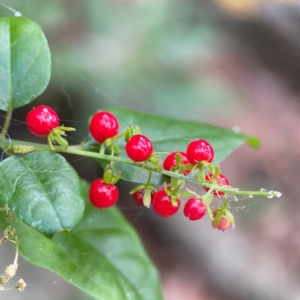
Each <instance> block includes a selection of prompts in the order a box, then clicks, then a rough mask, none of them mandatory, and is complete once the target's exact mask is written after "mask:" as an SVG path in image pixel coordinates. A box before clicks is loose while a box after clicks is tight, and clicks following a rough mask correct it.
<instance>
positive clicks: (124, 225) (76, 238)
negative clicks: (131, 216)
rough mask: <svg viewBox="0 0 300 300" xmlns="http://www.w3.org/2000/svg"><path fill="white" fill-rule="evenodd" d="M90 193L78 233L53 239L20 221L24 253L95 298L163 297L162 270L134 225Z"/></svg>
mask: <svg viewBox="0 0 300 300" xmlns="http://www.w3.org/2000/svg"><path fill="white" fill-rule="evenodd" d="M87 195H88V185H87V184H83V197H84V198H85V199H86V211H85V214H84V217H83V219H82V221H81V222H80V224H79V226H78V227H77V228H76V229H75V230H74V231H73V232H68V231H62V232H59V233H57V234H56V235H54V237H53V238H52V239H48V238H46V237H45V236H43V235H42V234H40V233H39V232H38V231H36V230H35V229H33V228H31V227H29V226H27V225H26V224H24V223H23V222H22V221H21V220H20V219H16V220H15V222H14V226H15V228H16V230H17V235H18V240H19V244H20V253H21V254H22V256H23V257H24V258H25V259H27V260H28V261H29V262H31V263H33V264H35V265H37V266H40V267H43V268H46V269H48V270H51V271H53V272H55V273H57V274H58V275H59V276H61V277H62V278H64V279H65V280H66V281H68V282H69V283H71V284H73V285H74V286H76V287H78V288H79V289H81V290H83V291H84V292H86V293H87V294H88V295H90V296H92V297H94V298H95V299H99V300H161V299H162V294H161V290H160V284H159V278H158V274H157V271H156V269H155V268H154V267H153V265H152V264H151V262H150V260H149V258H148V256H147V254H146V253H145V250H144V249H143V247H142V245H141V242H140V240H139V238H138V236H137V234H136V232H135V231H134V229H133V228H132V227H131V225H130V224H129V223H128V222H127V221H126V220H125V219H124V217H123V216H122V215H121V214H120V213H119V211H118V209H116V208H111V209H105V210H98V209H96V208H94V207H92V206H91V205H90V203H89V201H88V199H87V198H88V197H87ZM3 215H4V214H3V213H2V215H0V220H1V219H2V224H3ZM21 268H22V266H19V269H21ZM24 280H25V281H26V278H24Z"/></svg>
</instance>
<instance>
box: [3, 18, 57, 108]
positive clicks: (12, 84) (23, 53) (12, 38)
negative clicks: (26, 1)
mask: <svg viewBox="0 0 300 300" xmlns="http://www.w3.org/2000/svg"><path fill="white" fill-rule="evenodd" d="M50 72H51V60H50V50H49V47H48V43H47V40H46V38H45V36H44V33H43V31H42V30H41V28H40V27H39V26H38V25H37V24H36V23H35V22H33V21H31V20H28V19H25V18H23V17H11V18H0V109H1V110H5V111H8V110H11V109H13V108H16V107H20V106H23V105H25V104H27V103H29V102H31V101H32V100H34V99H35V98H36V97H37V96H38V95H40V94H41V93H42V92H43V91H44V90H45V88H46V86H47V85H48V82H49V79H50Z"/></svg>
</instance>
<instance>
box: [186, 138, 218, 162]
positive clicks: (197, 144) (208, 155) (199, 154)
mask: <svg viewBox="0 0 300 300" xmlns="http://www.w3.org/2000/svg"><path fill="white" fill-rule="evenodd" d="M186 155H187V158H188V160H189V162H190V163H191V164H192V165H196V164H197V163H198V162H200V161H207V162H209V163H210V162H212V160H213V159H214V149H213V147H212V146H211V145H210V143H208V142H207V141H205V140H194V141H192V142H190V143H189V144H188V147H187V150H186Z"/></svg>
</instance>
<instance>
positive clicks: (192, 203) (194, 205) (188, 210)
mask: <svg viewBox="0 0 300 300" xmlns="http://www.w3.org/2000/svg"><path fill="white" fill-rule="evenodd" d="M183 213H184V215H185V216H186V217H187V218H188V219H189V220H191V221H196V220H200V219H201V218H203V216H204V215H205V213H206V205H205V204H204V203H203V202H202V200H201V199H199V198H191V199H189V200H188V201H187V202H186V204H185V206H184V209H183Z"/></svg>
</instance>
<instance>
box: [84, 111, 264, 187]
mask: <svg viewBox="0 0 300 300" xmlns="http://www.w3.org/2000/svg"><path fill="white" fill-rule="evenodd" d="M107 111H110V112H111V113H113V114H114V115H115V116H116V117H117V118H118V121H119V123H120V132H121V131H123V130H125V128H126V127H129V126H131V125H133V124H134V125H138V126H139V127H140V129H141V130H142V133H143V134H145V135H146V136H148V137H149V138H150V140H151V141H152V142H153V145H154V151H155V152H173V151H186V148H187V145H188V143H189V142H190V141H192V140H194V139H196V138H199V139H205V140H207V141H209V142H210V143H211V144H212V146H213V148H214V150H215V158H214V161H213V164H214V165H216V164H219V163H220V162H221V161H223V160H224V159H225V158H226V157H227V156H228V155H230V154H231V153H232V152H233V151H234V150H235V149H237V148H238V147H240V146H241V145H242V143H243V142H244V141H246V142H247V143H248V144H249V145H250V146H252V147H254V148H257V147H259V140H258V139H257V138H254V137H250V136H247V135H245V134H239V133H235V132H234V131H232V130H228V129H225V128H221V127H217V126H212V125H209V124H205V123H201V122H193V121H183V120H176V119H171V118H166V117H161V116H155V115H148V114H145V113H141V112H137V111H133V110H128V109H125V108H109V109H107ZM86 143H87V142H86ZM117 145H118V146H119V148H120V153H119V156H122V157H127V155H126V152H125V148H124V147H125V141H124V139H120V141H119V142H118V143H117ZM165 156H166V155H163V156H162V159H164V157H165ZM101 164H102V165H103V166H105V165H106V164H107V162H106V161H103V162H101ZM115 170H116V171H122V176H121V178H122V179H124V180H126V181H132V182H137V183H145V182H147V179H148V172H147V171H146V170H140V169H139V168H137V167H132V166H128V165H124V164H120V163H116V164H115ZM163 182H168V178H166V176H162V175H160V174H158V173H153V174H152V177H151V183H152V184H154V185H158V184H162V183H163Z"/></svg>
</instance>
